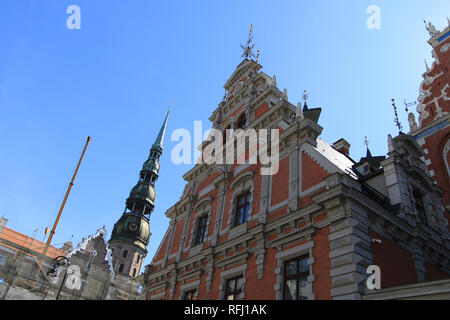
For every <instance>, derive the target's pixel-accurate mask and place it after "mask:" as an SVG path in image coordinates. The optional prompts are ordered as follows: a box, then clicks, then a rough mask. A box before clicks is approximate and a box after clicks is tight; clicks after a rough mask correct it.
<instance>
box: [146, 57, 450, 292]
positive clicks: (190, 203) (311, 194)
mask: <svg viewBox="0 0 450 320" xmlns="http://www.w3.org/2000/svg"><path fill="white" fill-rule="evenodd" d="M260 69H261V66H260V65H259V64H257V63H256V62H255V61H253V60H247V59H246V60H244V61H242V62H241V63H240V64H239V65H238V67H237V69H236V70H235V71H234V73H233V74H232V76H231V77H230V79H229V80H228V81H227V82H226V84H225V89H226V94H225V97H224V99H223V101H222V102H220V104H219V107H218V108H217V109H216V110H214V112H213V113H212V116H211V117H210V121H211V122H212V123H213V127H214V128H216V129H219V130H222V131H225V130H226V129H235V128H237V127H240V126H241V125H242V126H243V127H245V129H261V128H266V129H267V128H278V129H280V137H279V140H280V145H279V152H280V158H279V164H280V168H279V171H278V173H277V174H275V175H273V176H263V175H261V174H260V167H261V164H260V163H257V164H248V163H247V164H236V163H235V164H225V165H223V164H211V165H207V164H202V163H197V164H196V165H195V166H194V167H193V168H192V169H191V170H189V171H188V172H187V173H186V174H185V175H184V176H183V178H184V179H185V180H186V182H187V184H186V187H185V189H184V191H183V194H182V196H181V198H180V200H179V201H178V202H177V203H176V204H175V205H174V206H172V207H171V208H169V209H168V210H167V212H166V215H167V217H168V218H169V219H170V225H169V228H168V230H167V231H166V234H165V236H164V238H163V240H162V241H161V243H160V245H159V248H158V250H157V252H156V254H155V256H154V258H153V260H152V262H151V264H150V265H148V266H146V269H145V273H144V277H145V287H146V290H147V293H148V298H149V299H184V298H185V297H186V296H189V297H194V298H196V299H224V298H226V297H227V296H228V294H229V291H228V289H227V286H228V284H230V281H234V280H233V279H235V278H236V277H239V281H240V282H239V283H241V285H242V287H243V289H242V290H241V291H240V292H239V294H237V295H236V297H237V298H239V299H284V298H286V289H285V281H286V279H285V276H284V272H285V266H286V263H287V262H288V261H290V259H293V258H299V257H305V259H306V260H304V262H305V263H306V265H305V268H306V270H307V273H306V276H305V277H306V278H305V281H306V282H305V285H304V288H303V289H304V292H302V294H303V297H304V298H307V299H330V298H334V299H360V298H361V297H362V295H363V294H364V286H363V285H362V281H363V280H364V279H366V277H367V276H366V273H365V268H366V267H367V266H369V265H372V264H378V265H380V266H382V269H385V270H386V271H385V272H387V279H388V280H389V279H392V278H393V279H395V277H397V276H399V275H400V274H401V272H402V268H410V269H411V270H412V273H411V274H407V275H405V276H404V277H400V278H401V279H400V280H399V281H397V282H396V281H395V280H392V281H391V280H389V281H388V282H386V283H387V284H389V285H399V284H406V283H411V282H414V281H417V279H419V280H420V281H424V280H428V279H429V278H430V277H431V275H433V277H443V276H447V277H448V275H449V274H450V261H449V256H450V254H449V249H450V243H449V236H448V232H447V229H446V226H447V223H448V222H447V221H446V219H445V218H444V215H443V210H442V206H440V204H439V199H440V197H441V196H442V193H443V191H442V189H441V188H439V187H438V186H436V185H434V184H433V183H432V180H431V179H430V178H429V177H428V176H427V174H426V172H424V170H425V171H426V168H425V164H424V163H423V161H422V160H421V159H420V157H421V155H422V150H421V149H420V147H419V146H418V145H417V144H416V143H415V142H414V139H412V138H411V137H410V136H407V135H401V136H399V137H395V138H394V139H392V141H391V143H390V146H391V149H390V150H391V152H390V153H389V157H388V158H387V159H386V157H372V155H371V154H370V152H368V155H367V156H366V157H365V158H362V159H361V160H360V161H359V162H356V161H354V160H353V159H351V158H350V156H349V155H348V153H349V147H350V144H348V142H346V141H345V140H343V139H340V140H338V141H337V142H336V143H335V144H333V146H331V145H330V144H328V143H326V142H325V141H323V140H322V139H320V138H319V135H320V133H321V132H322V127H321V126H320V125H319V124H318V119H319V116H320V112H321V109H320V108H308V106H307V105H306V102H305V105H304V107H303V108H302V110H301V111H302V112H299V111H298V108H296V107H295V106H294V105H293V104H291V103H290V102H289V101H288V100H287V93H286V92H285V93H284V94H283V92H281V91H280V90H279V89H278V87H277V82H276V77H275V76H274V77H272V78H271V77H269V76H267V75H266V74H265V73H263V72H261V71H260ZM227 141H228V140H227ZM209 143H210V141H208V140H207V141H204V142H203V143H202V147H203V148H204V149H203V150H205V149H207V148H208V145H209ZM216 152H220V150H219V151H217V150H216ZM366 164H367V165H368V171H367V172H366V171H365V169H364V168H365V165H366ZM417 193H420V195H425V194H426V195H427V196H426V197H424V198H423V199H422V198H421V199H420V205H419V199H418V198H417ZM243 197H245V200H243V201H245V203H246V208H247V209H246V213H247V215H248V218H247V220H246V221H245V222H243V223H239V224H237V223H236V221H237V217H238V216H237V212H238V210H241V209H239V208H241V207H240V201H241V199H244V198H243ZM423 206H425V207H426V208H425V212H422V211H420V215H419V213H418V212H417V211H418V210H419V209H418V208H420V210H422V207H423ZM425 219H426V221H425ZM428 220H429V221H428ZM205 221H206V223H205ZM425 224H426V226H425ZM416 228H419V230H421V231H417V229H416ZM422 228H423V229H422ZM199 230H200V231H201V232H200V233H201V235H204V238H203V240H202V241H198V239H199V237H198V235H199ZM415 230H416V231H415ZM425 230H426V231H425ZM377 237H379V238H381V237H382V238H383V241H384V242H383V243H381V244H378V243H376V244H373V242H372V239H373V238H377ZM412 243H414V244H412ZM389 250H391V251H392V250H404V251H405V253H404V259H403V260H402V261H399V262H398V264H397V265H395V266H394V267H392V266H390V265H389V263H390V262H389V261H387V260H386V259H385V256H386V255H385V252H387V251H389ZM402 252H403V251H402ZM430 270H432V271H430ZM262 280H263V281H262ZM236 281H237V280H236ZM191 293H192V294H191Z"/></svg>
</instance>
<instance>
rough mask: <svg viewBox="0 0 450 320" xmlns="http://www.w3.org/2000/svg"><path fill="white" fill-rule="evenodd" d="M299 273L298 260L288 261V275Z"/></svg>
mask: <svg viewBox="0 0 450 320" xmlns="http://www.w3.org/2000/svg"><path fill="white" fill-rule="evenodd" d="M294 274H297V260H295V261H291V262H288V263H286V275H288V276H290V275H294Z"/></svg>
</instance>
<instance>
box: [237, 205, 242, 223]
mask: <svg viewBox="0 0 450 320" xmlns="http://www.w3.org/2000/svg"><path fill="white" fill-rule="evenodd" d="M237 214H238V218H237V223H238V224H242V223H243V222H244V208H243V207H242V208H239V210H238V212H237Z"/></svg>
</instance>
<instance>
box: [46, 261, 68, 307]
mask: <svg viewBox="0 0 450 320" xmlns="http://www.w3.org/2000/svg"><path fill="white" fill-rule="evenodd" d="M64 265H67V268H66V272H65V273H64V277H63V280H62V282H61V286H60V287H59V290H58V294H57V295H56V300H59V295H60V294H61V290H62V287H63V285H64V282H65V281H66V277H67V269H68V268H69V266H70V261H69V259H68V258H67V257H64V256H58V257H56V258H55V259H53V263H52V266H51V269H50V271H49V272H48V275H49V276H52V277H56V276H57V274H56V271H57V269H58V268H59V267H61V266H64Z"/></svg>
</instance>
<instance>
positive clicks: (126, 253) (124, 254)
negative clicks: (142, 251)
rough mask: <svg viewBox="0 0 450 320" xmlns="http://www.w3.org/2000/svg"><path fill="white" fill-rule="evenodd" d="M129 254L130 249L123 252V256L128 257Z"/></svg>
mask: <svg viewBox="0 0 450 320" xmlns="http://www.w3.org/2000/svg"><path fill="white" fill-rule="evenodd" d="M127 256H128V250H125V251H124V252H123V254H122V257H124V258H126V257H127Z"/></svg>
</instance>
